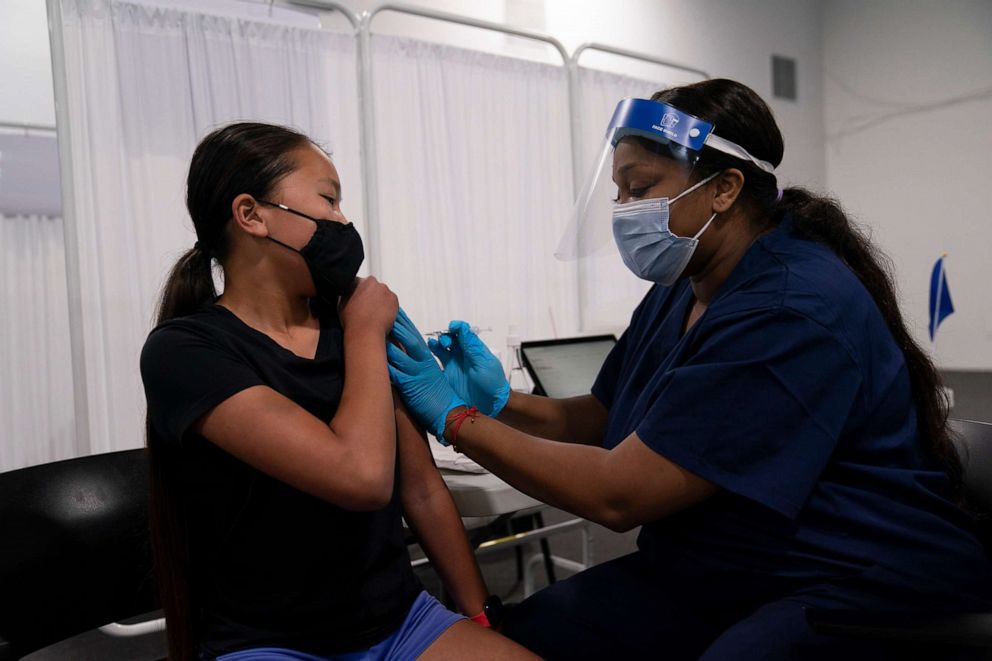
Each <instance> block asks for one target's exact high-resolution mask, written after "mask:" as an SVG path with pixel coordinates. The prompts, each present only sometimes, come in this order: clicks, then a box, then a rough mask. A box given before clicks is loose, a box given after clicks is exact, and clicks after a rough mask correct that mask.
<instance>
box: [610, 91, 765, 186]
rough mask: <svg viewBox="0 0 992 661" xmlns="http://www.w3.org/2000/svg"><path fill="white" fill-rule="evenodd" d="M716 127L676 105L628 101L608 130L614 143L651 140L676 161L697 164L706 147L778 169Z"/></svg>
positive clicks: (763, 166)
mask: <svg viewBox="0 0 992 661" xmlns="http://www.w3.org/2000/svg"><path fill="white" fill-rule="evenodd" d="M713 128H714V127H713V124H710V123H709V122H707V121H705V120H702V119H699V118H698V117H694V116H693V115H690V114H689V113H686V112H682V111H681V110H679V109H678V108H675V107H674V106H670V105H668V104H667V103H661V102H660V101H650V100H648V99H624V100H623V101H621V102H620V103H619V104H618V105H617V109H616V110H615V111H614V112H613V119H611V120H610V126H609V129H608V130H607V136H608V137H609V140H610V143H611V144H612V145H613V146H614V147H616V145H617V143H618V142H620V141H621V140H622V139H624V138H626V137H627V136H638V137H642V138H647V139H648V140H651V141H653V142H657V143H659V144H661V145H665V146H667V147H668V149H669V151H670V152H671V154H672V156H673V158H677V159H679V160H684V161H685V162H687V163H689V164H690V165H695V164H696V161H697V160H699V154H700V152H702V150H703V147H709V148H711V149H715V150H717V151H720V152H723V153H724V154H729V155H730V156H734V157H735V158H739V159H741V160H744V161H750V162H751V163H754V164H755V165H756V166H758V168H760V169H762V170H764V171H765V172H767V173H769V174H773V173H774V172H775V166H774V165H772V164H771V163H769V162H768V161H763V160H761V159H760V158H755V157H754V156H751V154H749V153H747V150H745V149H744V148H743V147H741V146H740V145H737V144H735V143H733V142H730V141H729V140H724V139H723V138H721V137H720V136H718V135H716V134H715V133H713Z"/></svg>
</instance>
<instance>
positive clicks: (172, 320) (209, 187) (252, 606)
mask: <svg viewBox="0 0 992 661" xmlns="http://www.w3.org/2000/svg"><path fill="white" fill-rule="evenodd" d="M186 203H187V207H188V209H189V212H190V216H191V217H192V219H193V225H194V227H195V229H196V234H197V239H198V240H197V242H196V245H195V246H194V247H193V248H192V249H191V250H189V251H188V252H187V253H186V254H185V255H183V257H182V258H181V259H180V260H179V262H178V263H177V264H176V265H175V267H174V268H173V270H172V273H171V274H170V276H169V280H168V282H167V283H166V286H165V290H164V293H163V296H162V301H161V307H160V311H159V318H158V326H157V327H156V328H155V329H154V330H153V331H152V332H151V334H150V335H149V337H148V340H147V341H146V343H145V346H144V350H143V351H142V355H141V373H142V378H143V380H144V385H145V394H146V397H147V400H148V419H147V433H148V448H149V454H150V457H151V464H152V508H153V537H154V542H155V550H156V556H157V564H158V570H159V572H158V573H159V581H160V585H161V592H162V601H163V608H164V610H165V614H166V620H167V624H168V634H169V646H170V652H171V654H170V657H171V658H174V659H190V658H196V657H199V658H219V659H225V660H233V659H259V658H267V659H268V658H272V659H349V660H351V659H412V658H417V657H419V658H423V659H428V658H431V659H433V658H444V657H453V658H468V657H472V658H525V657H527V656H528V654H527V652H525V651H524V650H523V649H522V648H520V647H518V646H516V645H515V644H514V643H512V642H510V641H508V640H507V639H505V638H503V637H502V636H500V635H498V634H496V633H493V632H491V631H487V630H486V628H485V626H486V625H488V624H489V622H488V618H487V614H488V615H490V616H492V615H494V614H495V611H496V608H495V604H494V603H493V602H492V600H487V593H486V589H485V585H484V583H483V581H482V577H481V574H480V572H479V569H478V566H477V564H476V563H475V558H474V556H473V554H472V550H471V548H470V546H469V544H468V542H467V540H466V537H465V534H464V529H463V528H462V526H461V520H460V519H459V517H458V513H457V512H456V510H455V508H454V504H453V502H452V500H451V497H450V494H449V493H448V491H447V489H446V488H445V485H444V483H443V481H442V480H441V477H440V475H439V473H438V472H437V470H436V469H435V467H434V465H433V462H432V459H431V456H430V453H429V450H428V447H427V445H426V438H425V436H424V434H423V432H422V431H421V430H420V429H419V428H417V427H416V426H415V425H414V423H413V422H412V421H411V419H410V418H409V417H408V416H407V413H406V411H405V410H404V409H403V407H402V405H400V404H394V400H393V395H392V392H391V390H390V385H389V376H388V373H387V368H386V351H385V345H386V341H387V334H388V333H389V331H390V328H391V327H392V325H393V321H394V319H395V318H396V315H397V300H396V296H395V295H394V294H393V293H392V292H391V291H390V290H389V288H388V287H386V285H384V284H382V283H380V282H377V281H376V280H375V278H365V279H356V277H355V275H356V273H357V271H358V268H359V266H360V265H361V263H362V260H363V249H362V241H361V238H360V237H359V235H358V233H357V232H356V231H355V228H354V226H353V225H351V224H350V223H348V221H347V220H346V219H345V216H344V214H343V213H342V211H341V183H340V180H339V178H338V174H337V171H336V170H335V168H334V165H333V163H332V162H331V161H330V159H329V158H328V157H327V155H326V154H325V153H324V152H323V151H322V150H321V149H319V148H318V147H317V146H315V145H314V144H313V143H312V142H311V141H310V140H309V139H308V138H307V137H306V136H304V135H302V134H300V133H297V132H295V131H292V130H290V129H287V128H283V127H279V126H272V125H267V124H257V123H239V124H232V125H230V126H226V127H224V128H221V129H219V130H217V131H215V132H213V133H211V134H210V135H208V136H207V137H206V138H205V139H204V140H203V142H201V143H200V145H199V146H198V147H197V149H196V152H195V153H194V155H193V160H192V163H191V165H190V171H189V178H188V190H187V200H186ZM214 259H216V260H217V261H218V262H219V263H220V265H221V266H222V268H223V273H224V293H223V294H222V295H221V296H220V297H219V298H218V297H217V295H216V291H215V290H214V286H213V280H212V274H211V264H212V260H214ZM401 514H402V515H403V516H404V517H405V518H406V521H407V522H408V524H409V526H410V527H411V529H412V530H413V531H414V532H415V533H416V534H417V535H418V537H419V539H420V540H421V544H422V546H423V547H424V549H425V551H426V552H427V555H428V556H429V557H430V559H431V561H432V562H433V564H434V566H435V567H436V568H437V571H438V573H439V574H440V576H441V578H442V580H443V581H444V583H445V586H446V588H447V589H448V590H449V592H450V594H451V595H452V597H453V598H454V601H455V603H456V604H457V606H458V608H459V609H460V610H461V611H462V613H464V614H465V615H468V616H473V617H472V619H474V620H476V621H477V622H478V623H476V622H470V621H468V620H467V619H466V618H465V617H464V616H462V615H457V614H455V613H452V612H451V611H449V610H447V609H446V608H444V607H443V606H442V605H441V604H440V603H438V602H437V600H435V599H434V598H432V597H431V596H429V595H428V594H427V593H426V592H424V590H423V589H422V587H421V586H420V584H419V582H418V581H417V579H416V577H415V576H414V574H413V571H412V569H411V567H410V559H409V557H408V554H407V549H406V545H405V543H404V539H403V531H402V527H401V518H400V517H401ZM487 604H488V605H489V606H492V608H490V609H489V610H488V613H487V610H486V609H485V608H484V605H487ZM493 619H495V617H494V618H493ZM479 624H483V625H484V626H479ZM493 624H498V623H493Z"/></svg>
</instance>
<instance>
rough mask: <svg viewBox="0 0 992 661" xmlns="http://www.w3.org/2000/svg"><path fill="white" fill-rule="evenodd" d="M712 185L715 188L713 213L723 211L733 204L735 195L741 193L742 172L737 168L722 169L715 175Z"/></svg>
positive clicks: (735, 198)
mask: <svg viewBox="0 0 992 661" xmlns="http://www.w3.org/2000/svg"><path fill="white" fill-rule="evenodd" d="M712 185H713V187H714V189H715V194H714V196H713V213H720V214H722V213H725V212H726V211H727V209H729V208H730V207H732V206H733V205H734V202H736V201H737V197H738V196H739V195H740V194H741V190H742V189H743V188H744V173H743V172H741V171H740V170H738V169H737V168H730V169H729V170H724V171H723V172H721V173H720V174H719V175H717V177H716V179H714V180H713V182H712Z"/></svg>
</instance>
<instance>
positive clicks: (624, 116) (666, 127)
mask: <svg viewBox="0 0 992 661" xmlns="http://www.w3.org/2000/svg"><path fill="white" fill-rule="evenodd" d="M714 130H715V127H714V125H713V124H712V123H710V122H707V121H705V120H703V119H700V118H699V117H695V116H694V115H690V114H689V113H686V112H683V111H681V110H679V109H678V108H676V107H674V106H671V105H669V104H667V103H662V102H660V101H651V100H649V99H624V100H623V101H621V102H620V103H619V104H618V105H617V107H616V109H615V110H614V112H613V117H612V119H611V120H610V123H609V126H608V127H607V131H606V135H605V136H604V139H603V142H602V145H601V147H600V148H599V150H598V151H597V152H596V160H595V162H594V163H593V167H592V170H591V172H590V173H589V175H588V176H587V178H586V180H585V184H584V185H583V186H582V187H581V188H580V189H579V193H578V196H577V198H576V203H575V207H574V208H573V211H572V217H571V220H570V222H569V225H568V228H567V229H566V231H565V234H564V235H563V236H562V239H561V241H560V242H559V245H558V249H557V250H556V251H555V256H556V257H558V258H559V259H563V260H571V259H577V258H584V257H596V256H604V255H607V254H608V253H610V252H612V251H613V250H614V248H613V243H614V241H613V239H614V237H613V232H612V228H611V224H610V220H609V219H610V218H611V216H612V213H613V208H612V206H613V205H612V202H611V201H612V200H614V199H615V198H616V197H617V184H616V182H614V181H613V174H614V172H613V169H614V166H615V164H614V159H613V156H614V151H615V150H616V148H617V146H618V144H619V143H620V141H621V140H623V139H624V138H627V137H635V138H641V139H645V140H648V141H650V142H652V143H655V144H656V145H657V146H658V147H659V148H658V149H657V150H651V151H652V152H656V153H657V154H658V155H660V156H662V157H664V158H665V159H670V160H669V161H665V162H666V163H668V166H669V167H668V168H667V173H666V174H665V175H664V176H668V177H671V176H675V175H673V173H672V171H673V170H672V168H671V162H670V161H674V163H675V164H676V165H677V166H678V167H677V168H675V170H676V171H681V173H682V175H681V176H682V177H683V179H684V180H685V181H686V182H687V181H688V180H689V176H690V174H691V172H692V169H693V167H694V166H695V164H696V162H697V161H698V160H699V156H700V154H701V153H702V150H703V147H709V148H710V149H715V150H717V151H719V152H722V153H725V154H728V155H730V156H733V157H735V158H738V159H741V160H743V161H747V162H750V163H752V164H754V166H755V167H757V168H759V169H761V170H763V171H765V172H768V173H770V174H773V173H774V172H775V167H774V166H773V165H772V164H771V163H769V162H767V161H764V160H761V159H759V158H755V157H754V156H752V155H751V154H749V153H748V152H747V150H745V149H744V148H743V147H741V146H740V145H737V144H735V143H733V142H730V141H729V140H726V139H724V138H721V137H720V136H718V135H716V134H715V133H714ZM658 160H659V159H657V158H655V159H654V162H655V167H656V168H660V166H658V165H657V161H658ZM624 165H629V163H625V164H624ZM650 167H651V163H650V162H648V161H647V160H644V161H643V163H641V164H640V165H638V166H637V168H636V169H635V170H634V171H636V172H637V173H638V174H637V176H636V179H638V180H641V181H642V182H646V183H653V182H656V181H659V180H661V178H662V174H660V173H658V174H657V176H655V175H653V174H652V173H651V172H650Z"/></svg>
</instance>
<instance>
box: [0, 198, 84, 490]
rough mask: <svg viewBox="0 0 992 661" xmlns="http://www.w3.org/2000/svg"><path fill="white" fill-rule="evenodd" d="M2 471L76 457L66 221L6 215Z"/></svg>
mask: <svg viewBox="0 0 992 661" xmlns="http://www.w3.org/2000/svg"><path fill="white" fill-rule="evenodd" d="M0 256H2V258H0V374H2V375H3V376H2V378H0V471H6V470H12V469H14V468H21V467H23V466H31V465H34V464H40V463H45V462H49V461H57V460H59V459H67V458H69V457H72V456H74V455H75V454H76V448H75V430H74V428H73V420H74V416H73V398H72V371H71V364H72V360H71V356H70V350H69V313H68V303H67V301H66V284H65V283H66V281H65V253H64V245H63V239H62V219H61V218H58V217H50V216H4V215H2V214H0Z"/></svg>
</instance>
